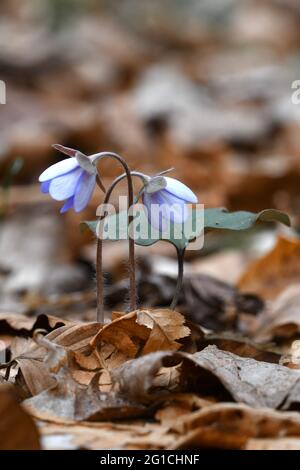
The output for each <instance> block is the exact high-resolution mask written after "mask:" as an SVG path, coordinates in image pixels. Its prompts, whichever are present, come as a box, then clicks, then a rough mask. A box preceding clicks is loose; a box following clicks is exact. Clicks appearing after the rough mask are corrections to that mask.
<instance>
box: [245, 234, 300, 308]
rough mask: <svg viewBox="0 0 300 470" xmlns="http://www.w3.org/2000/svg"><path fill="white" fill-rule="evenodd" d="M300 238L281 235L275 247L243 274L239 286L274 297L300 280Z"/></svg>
mask: <svg viewBox="0 0 300 470" xmlns="http://www.w3.org/2000/svg"><path fill="white" fill-rule="evenodd" d="M299 260H300V240H299V239H298V238H284V237H282V236H281V237H279V238H278V240H277V243H276V245H275V247H274V248H273V249H272V250H271V251H270V252H269V253H267V254H266V255H264V256H263V257H262V258H259V259H258V260H255V261H254V262H253V263H252V264H250V266H249V267H248V268H247V269H246V271H245V273H244V274H243V275H242V276H241V278H240V280H239V282H238V287H239V288H240V289H241V290H243V291H247V292H251V293H254V294H257V295H260V296H261V297H262V298H264V299H273V298H274V297H276V296H277V295H278V294H279V293H280V292H281V291H282V290H283V289H284V288H286V287H287V286H289V285H290V284H296V283H299V280H300V267H299V266H300V263H299Z"/></svg>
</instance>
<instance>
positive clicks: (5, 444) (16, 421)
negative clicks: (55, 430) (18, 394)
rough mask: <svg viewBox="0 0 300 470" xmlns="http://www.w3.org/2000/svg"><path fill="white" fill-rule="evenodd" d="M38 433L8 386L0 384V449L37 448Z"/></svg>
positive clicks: (38, 444)
mask: <svg viewBox="0 0 300 470" xmlns="http://www.w3.org/2000/svg"><path fill="white" fill-rule="evenodd" d="M39 448H40V443H39V433H38V431H37V429H36V426H35V424H34V422H33V419H32V418H31V417H30V416H29V415H28V414H27V413H26V412H25V410H24V409H23V407H22V406H20V405H19V404H18V403H17V401H16V399H15V397H14V396H13V393H12V391H11V390H9V389H8V387H6V386H4V385H1V386H0V450H38V449H39Z"/></svg>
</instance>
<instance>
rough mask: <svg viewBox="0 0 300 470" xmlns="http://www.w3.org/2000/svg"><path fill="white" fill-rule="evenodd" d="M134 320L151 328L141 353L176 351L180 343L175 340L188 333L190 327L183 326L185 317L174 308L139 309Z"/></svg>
mask: <svg viewBox="0 0 300 470" xmlns="http://www.w3.org/2000/svg"><path fill="white" fill-rule="evenodd" d="M136 321H137V323H138V324H139V325H145V326H147V327H148V328H150V329H151V333H150V335H149V338H148V340H147V342H146V344H145V346H144V347H143V349H142V351H141V355H144V354H148V353H150V352H154V351H166V350H169V351H177V349H180V347H181V344H179V343H177V341H176V340H178V339H182V338H185V337H187V336H189V334H190V329H189V328H188V327H187V326H184V323H185V318H184V317H183V316H182V315H181V314H180V313H178V312H176V311H174V310H167V309H164V310H157V309H156V310H154V309H152V310H139V311H138V312H137V320H136Z"/></svg>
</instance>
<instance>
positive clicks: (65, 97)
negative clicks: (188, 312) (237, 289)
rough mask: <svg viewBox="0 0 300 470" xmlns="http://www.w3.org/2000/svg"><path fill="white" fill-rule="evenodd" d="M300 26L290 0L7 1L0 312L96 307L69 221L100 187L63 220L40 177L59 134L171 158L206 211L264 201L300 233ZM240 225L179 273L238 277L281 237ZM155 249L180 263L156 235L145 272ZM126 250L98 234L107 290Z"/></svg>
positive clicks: (67, 139) (107, 167)
mask: <svg viewBox="0 0 300 470" xmlns="http://www.w3.org/2000/svg"><path fill="white" fill-rule="evenodd" d="M299 26H300V3H299V2H298V1H297V0H214V1H209V0H202V1H196V0H185V1H180V0H151V1H150V0H120V1H117V0H107V1H104V0H103V1H100V0H99V1H97V0H85V1H80V0H39V1H38V0H27V1H26V2H24V1H21V0H2V1H1V4H0V43H1V48H0V79H1V80H3V81H4V82H5V83H6V91H7V103H6V104H5V105H0V180H1V185H2V190H1V204H2V205H1V207H2V209H1V216H2V217H1V222H0V224H1V225H0V309H1V311H2V312H23V313H29V314H30V313H32V314H35V313H40V312H41V311H42V312H44V311H47V312H48V311H51V312H52V313H53V311H54V312H55V314H58V309H59V310H63V309H66V310H67V311H68V315H69V314H70V315H71V316H72V315H73V316H74V315H75V316H76V315H83V314H82V311H84V312H85V313H84V315H85V317H84V318H86V319H91V318H92V315H94V313H93V312H94V305H95V294H94V287H93V286H94V273H93V260H94V242H93V241H92V237H90V236H89V235H88V234H86V233H85V234H83V235H82V234H81V233H80V230H79V228H78V224H79V222H80V220H84V219H87V218H93V217H94V215H95V209H96V207H97V205H98V204H99V201H100V200H101V197H102V196H101V194H100V193H99V192H95V195H94V198H93V202H92V204H91V205H90V208H89V209H88V210H87V211H86V213H85V214H79V215H75V214H74V213H72V212H71V213H68V214H67V215H66V216H60V215H59V213H58V209H59V206H58V205H57V204H56V203H55V202H53V201H52V200H50V198H49V197H48V196H45V195H42V194H41V193H40V190H39V185H38V184H37V179H38V176H39V174H40V173H41V172H42V171H43V170H44V169H45V168H46V167H47V166H48V165H50V164H52V163H54V162H56V161H57V160H58V159H60V158H62V156H61V155H59V154H58V153H57V152H55V151H54V150H53V149H52V148H51V144H53V143H61V144H63V145H66V146H70V147H73V148H78V149H80V150H81V151H83V152H86V153H94V152H98V151H103V150H111V151H117V152H120V153H121V154H122V155H124V156H125V157H126V158H127V159H128V162H129V164H130V165H131V167H132V169H137V170H140V171H145V172H149V173H152V174H154V173H155V172H157V171H162V170H165V169H167V168H169V167H171V166H172V167H173V166H174V167H175V168H176V172H174V174H172V176H173V175H174V177H177V178H179V179H181V180H182V181H183V182H185V183H186V184H188V185H189V186H190V187H191V188H192V189H193V190H194V191H195V192H196V193H197V194H198V196H199V200H200V202H202V203H204V204H205V205H206V207H213V206H225V207H227V208H229V209H231V210H237V209H246V210H255V211H257V210H261V209H263V208H266V207H274V208H277V209H282V210H286V211H288V212H289V214H290V215H291V216H292V218H293V222H294V223H295V226H296V227H297V225H298V224H299V216H298V214H299V206H300V191H299V187H300V184H299V177H300V139H299V131H300V104H299V105H296V104H293V103H292V101H291V97H292V93H293V91H294V90H292V88H291V85H292V82H293V81H294V80H297V79H300V70H299V45H300V27H299ZM19 158H20V159H22V162H23V165H22V168H21V169H20V170H19V171H15V173H16V174H15V175H12V177H11V178H10V177H9V176H10V174H11V171H12V170H11V168H12V167H11V165H12V163H13V162H15V161H16V159H19ZM102 172H103V177H104V182H107V181H109V178H110V177H112V176H114V175H117V174H118V172H119V168H117V167H116V166H115V164H114V163H111V162H106V163H105V164H103V165H102ZM7 179H9V184H7ZM250 235H251V237H252V238H251V237H250V238H251V240H250V241H249V236H246V239H244V238H243V240H242V239H241V237H237V236H236V235H232V237H231V239H230V240H229V239H228V236H227V235H226V234H225V235H220V236H219V237H212V238H210V239H209V240H207V243H206V245H205V249H204V250H203V252H201V253H192V252H191V254H190V255H189V263H188V266H187V273H189V272H195V273H199V272H202V271H204V272H209V273H210V274H213V275H215V276H217V277H218V278H220V279H226V280H228V281H232V282H235V281H236V280H237V279H238V277H239V275H240V274H241V272H242V270H243V268H244V266H245V265H246V263H247V262H248V260H249V257H250V258H251V257H252V254H253V251H254V252H255V251H260V253H261V252H263V251H264V250H265V249H266V248H268V247H270V246H271V245H272V243H273V242H274V238H275V235H274V233H273V231H268V232H266V233H265V232H264V231H263V232H262V231H259V230H258V232H255V233H253V234H250ZM247 237H248V238H247ZM253 237H254V238H253ZM245 240H246V241H245ZM253 240H255V243H253ZM254 245H255V249H254V250H253V246H254ZM224 248H226V252H225V250H224ZM233 248H234V249H233ZM251 249H252V251H251ZM140 252H142V250H140ZM149 252H150V253H155V255H153V257H151V263H152V264H154V265H155V269H156V270H160V272H163V273H165V274H168V275H169V274H170V273H171V274H172V275H173V274H174V273H176V263H175V261H174V260H173V255H174V253H173V249H172V247H168V246H165V245H159V244H157V245H156V246H155V247H154V248H151V249H150V250H148V251H143V253H141V266H144V265H146V267H145V266H144V267H143V269H144V271H143V270H142V274H143V273H144V274H143V275H144V276H146V274H145V273H147V272H148V271H147V270H148V269H153V266H152V267H149V262H150V258H149ZM217 253H218V255H217ZM220 253H221V254H220ZM162 255H163V256H162ZM204 255H210V257H209V258H208V259H209V262H208V261H207V260H208V259H206V258H205V257H204ZM216 256H217V257H216ZM124 257H125V259H124ZM168 257H170V258H168ZM125 260H126V245H125V246H124V245H123V244H122V243H120V244H114V245H113V246H111V245H110V244H107V248H106V252H105V263H106V264H105V267H106V270H107V272H108V276H107V281H108V285H110V286H113V285H114V284H115V283H116V282H117V281H119V280H120V279H122V278H123V277H124V275H125V274H126V267H125V266H124V262H125ZM141 269H142V268H141ZM120 289H121V290H120ZM120 289H119V291H118V292H121V293H122V295H123V290H122V289H124V286H123V287H122V286H121V287H120ZM172 289H173V284H172V286H171V287H170V295H171V294H172ZM125 290H126V289H125ZM145 292H146V293H145V295H144V296H145V298H146V300H147V290H146V291H145ZM155 292H156V291H155ZM115 294H116V292H115V291H113V292H111V293H110V295H111V296H114V295H115ZM122 295H120V299H122ZM164 301H165V302H167V301H166V300H164ZM112 303H113V302H112ZM150 303H151V304H156V303H157V304H159V303H164V302H162V301H161V299H160V298H159V296H158V299H156V300H155V301H153V300H152V301H151V302H150ZM83 305H84V308H83Z"/></svg>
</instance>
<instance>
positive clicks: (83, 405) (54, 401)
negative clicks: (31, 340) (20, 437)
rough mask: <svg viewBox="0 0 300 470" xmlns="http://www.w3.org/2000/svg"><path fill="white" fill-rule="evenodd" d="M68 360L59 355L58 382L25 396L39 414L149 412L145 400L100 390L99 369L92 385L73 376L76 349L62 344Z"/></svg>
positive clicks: (55, 417) (48, 417) (59, 418)
mask: <svg viewBox="0 0 300 470" xmlns="http://www.w3.org/2000/svg"><path fill="white" fill-rule="evenodd" d="M59 349H60V350H61V351H63V352H64V360H62V358H61V357H60V355H59V356H58V359H59V364H56V366H58V367H59V371H58V373H57V374H56V376H55V379H56V381H55V385H54V386H52V387H51V388H48V389H47V390H44V391H42V392H41V393H40V394H39V395H35V396H34V397H32V398H29V399H27V400H25V402H24V406H26V409H27V410H28V411H29V412H30V414H31V415H33V416H34V417H36V418H39V419H42V420H45V421H54V422H74V421H83V420H84V421H88V420H92V421H93V420H112V419H122V418H130V417H137V416H140V415H145V414H147V413H148V412H149V410H148V409H146V408H144V407H143V406H142V405H141V404H138V403H133V402H131V401H130V400H128V399H127V398H126V397H124V396H121V395H119V394H116V393H115V392H109V393H105V392H100V391H99V384H98V382H99V375H100V373H97V374H96V375H95V376H94V378H93V379H92V381H91V383H90V384H89V386H88V387H85V386H81V385H79V384H78V383H76V382H75V381H74V380H73V377H72V373H71V371H72V368H73V364H74V352H72V351H68V350H66V349H64V348H62V347H59Z"/></svg>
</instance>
